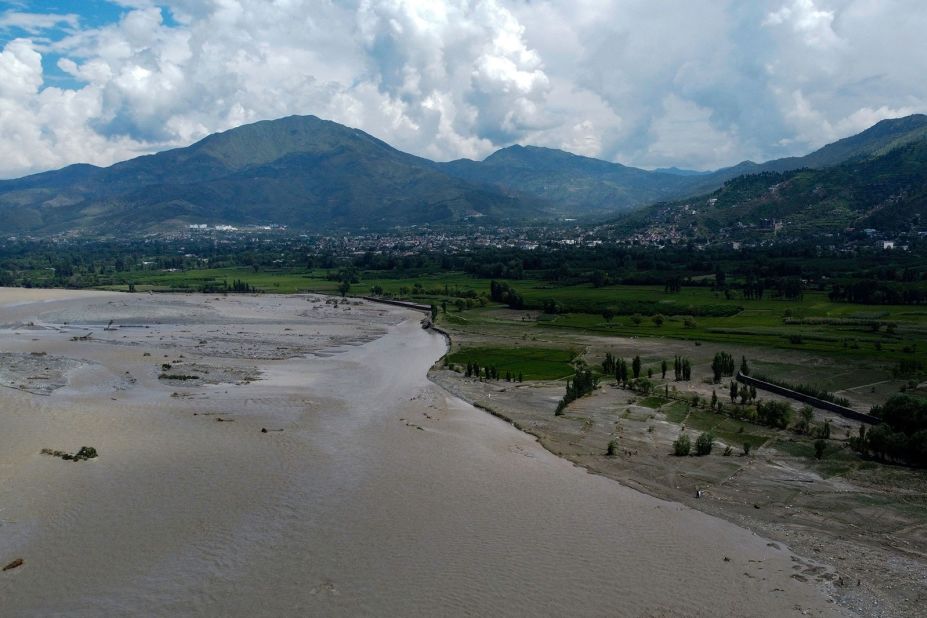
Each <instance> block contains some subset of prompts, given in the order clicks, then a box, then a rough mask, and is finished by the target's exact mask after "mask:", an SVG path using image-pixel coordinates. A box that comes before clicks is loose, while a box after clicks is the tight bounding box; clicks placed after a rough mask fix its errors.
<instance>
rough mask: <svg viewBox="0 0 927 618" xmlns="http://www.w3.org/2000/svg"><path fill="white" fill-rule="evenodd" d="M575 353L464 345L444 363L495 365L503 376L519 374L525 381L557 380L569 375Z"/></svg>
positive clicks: (571, 373)
mask: <svg viewBox="0 0 927 618" xmlns="http://www.w3.org/2000/svg"><path fill="white" fill-rule="evenodd" d="M574 356H575V354H574V353H573V352H572V351H570V350H563V349H558V348H532V347H512V348H502V347H499V348H465V349H462V350H460V351H458V352H454V353H453V354H450V355H449V356H448V358H447V360H448V363H450V364H453V365H461V366H464V367H466V366H467V364H470V363H477V364H479V365H480V366H481V367H495V368H496V369H497V370H499V371H500V372H501V373H502V374H503V375H505V373H506V372H510V373H511V374H512V375H519V374H521V375H522V376H524V379H525V380H559V379H562V378H566V377H570V376H572V375H573V373H574V371H575V369H574V367H573V365H572V364H571V363H572V361H573V358H574Z"/></svg>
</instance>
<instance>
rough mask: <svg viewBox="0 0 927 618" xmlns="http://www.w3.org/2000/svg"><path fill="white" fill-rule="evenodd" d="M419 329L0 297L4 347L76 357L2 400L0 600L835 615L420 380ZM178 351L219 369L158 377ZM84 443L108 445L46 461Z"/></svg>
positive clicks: (238, 607) (327, 313)
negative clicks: (218, 374) (49, 452)
mask: <svg viewBox="0 0 927 618" xmlns="http://www.w3.org/2000/svg"><path fill="white" fill-rule="evenodd" d="M24 300H25V301H26V302H25V304H23V301H24ZM45 300H48V301H49V302H42V301H45ZM420 319H421V315H420V314H419V313H416V312H411V311H407V310H404V309H399V308H388V307H384V306H382V305H376V306H375V305H372V304H369V303H364V304H358V305H354V304H351V305H347V306H345V305H344V304H339V306H338V307H335V306H333V305H332V304H331V303H329V304H326V303H325V300H324V299H319V298H313V297H300V296H294V297H275V296H260V297H254V296H229V297H209V296H148V295H111V294H86V293H83V294H75V295H73V296H68V293H61V292H52V293H49V296H47V297H44V296H43V295H42V294H41V292H38V291H29V295H23V293H21V292H19V291H15V292H9V291H0V324H3V325H6V327H5V328H3V329H2V330H0V351H2V352H4V353H10V354H19V355H26V354H29V355H31V354H33V353H43V354H44V355H45V356H44V358H49V359H67V360H69V361H71V362H73V363H78V365H77V366H69V367H67V368H66V369H63V370H62V372H61V373H62V375H64V376H65V378H66V380H65V384H63V385H62V386H60V387H59V388H55V389H52V390H51V391H50V393H49V394H48V395H47V396H44V395H35V394H32V393H30V392H26V391H25V390H18V389H15V388H4V389H0V391H2V392H0V423H2V426H3V429H4V430H3V432H2V434H0V562H2V563H4V564H6V563H7V562H8V561H11V560H13V559H15V558H22V559H23V560H24V563H23V565H22V566H20V567H19V568H16V569H14V570H11V571H8V572H4V573H3V574H2V576H0V613H3V614H4V615H47V614H50V613H60V614H68V615H88V616H89V615H100V614H124V613H125V614H145V615H167V614H178V613H179V614H184V615H188V614H196V615H359V614H371V615H473V614H477V615H502V616H506V615H511V616H518V615H528V614H532V615H635V616H636V615H656V616H666V615H687V616H691V615H705V616H709V615H711V616H715V615H741V616H754V615H755V616H784V615H799V614H801V613H802V612H807V614H810V615H832V614H839V612H840V609H839V608H838V607H836V606H835V605H834V604H832V603H831V602H829V600H828V598H827V591H826V590H824V589H822V588H820V587H819V586H818V585H816V584H814V583H811V582H801V581H798V580H797V579H796V578H794V577H793V574H794V573H795V572H796V569H795V567H796V564H798V563H797V562H796V561H797V558H796V557H795V556H793V555H792V554H791V553H790V552H789V551H788V550H787V549H786V548H784V547H782V546H780V545H777V544H775V543H770V542H768V541H767V540H765V539H763V538H760V537H758V536H755V535H753V534H751V533H750V532H748V531H746V530H744V529H742V528H738V527H736V526H734V525H732V524H730V523H726V522H724V521H722V520H720V519H717V518H714V517H711V516H708V515H705V514H702V513H699V512H697V511H694V510H692V509H689V508H686V507H684V506H682V505H679V504H675V503H671V502H665V501H661V500H658V499H656V498H652V497H649V496H646V495H644V494H641V493H639V492H637V491H634V490H631V489H629V488H626V487H624V486H622V485H620V484H618V483H615V482H613V481H610V480H608V479H605V478H602V477H600V476H595V475H591V474H588V473H586V472H585V471H584V470H582V469H580V468H577V467H575V466H573V465H572V464H570V463H569V462H567V461H565V460H562V459H560V458H558V457H555V456H554V455H552V454H550V453H548V452H547V451H545V450H544V449H543V448H541V447H540V446H539V445H538V444H537V443H536V442H535V440H534V439H533V438H531V437H530V436H527V435H525V434H523V433H521V432H519V431H517V430H516V429H514V428H513V427H511V426H510V425H508V424H506V423H504V422H502V421H500V420H498V419H496V418H493V417H491V416H489V415H487V414H485V413H483V412H481V411H479V410H476V409H475V408H473V407H472V406H470V405H468V404H465V403H464V402H462V401H461V400H459V399H457V398H455V397H452V396H450V395H448V394H447V393H446V392H445V391H444V390H442V389H441V388H439V387H437V386H435V385H433V384H431V383H430V382H429V381H428V380H427V378H426V372H427V370H428V368H429V367H430V366H431V364H432V363H433V362H434V361H435V360H436V359H437V358H438V357H439V356H440V355H441V354H442V353H443V350H444V345H445V344H444V340H443V338H442V337H440V336H438V335H435V334H434V333H431V332H427V331H423V330H422V329H421V328H420V326H419V321H420ZM30 324H31V326H29V325H30ZM87 334H90V335H91V336H90V337H86V335H87ZM75 337H78V338H77V339H75ZM80 337H86V338H80ZM165 364H169V365H170V370H169V371H171V372H182V371H183V368H184V367H185V366H187V367H199V368H200V369H199V371H200V372H201V373H202V367H207V368H216V367H223V368H225V369H226V373H223V374H222V375H225V376H230V377H228V378H227V380H228V381H223V380H217V381H214V382H215V383H212V384H210V383H205V381H203V383H200V382H197V381H194V380H191V381H180V382H177V381H176V380H170V381H166V380H164V379H163V378H160V377H159V376H161V375H162V374H163V373H164V372H165V371H167V370H165V369H164V365H165ZM49 367H51V365H49ZM236 370H242V371H244V370H247V371H249V372H254V373H253V374H249V375H252V376H255V375H256V379H253V380H251V379H249V380H237V379H236V376H238V375H239V374H238V373H236ZM49 371H51V369H49ZM190 373H194V371H191V372H190ZM192 382H196V383H192ZM219 418H221V419H222V420H223V421H224V422H218V419H219ZM229 421H231V422H229ZM262 428H264V429H270V430H271V431H269V432H267V433H262V432H261V429H262ZM278 429H282V430H283V431H273V430H278ZM83 445H87V446H93V447H95V448H96V449H97V450H98V451H99V453H100V456H99V457H98V458H97V459H94V460H91V461H87V462H79V463H75V462H65V461H62V460H60V459H57V458H53V457H47V456H44V455H41V454H40V450H41V449H42V448H52V449H60V450H65V451H69V452H73V451H76V450H77V448H79V447H80V446H83Z"/></svg>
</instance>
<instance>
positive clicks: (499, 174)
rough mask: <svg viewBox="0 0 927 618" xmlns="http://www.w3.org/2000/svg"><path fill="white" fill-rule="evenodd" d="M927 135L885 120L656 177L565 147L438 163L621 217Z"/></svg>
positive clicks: (572, 212)
mask: <svg viewBox="0 0 927 618" xmlns="http://www.w3.org/2000/svg"><path fill="white" fill-rule="evenodd" d="M925 136H927V116H925V115H922V114H917V115H912V116H907V117H905V118H898V119H893V120H883V121H881V122H879V123H877V124H875V125H874V126H872V127H870V128H869V129H867V130H865V131H863V132H862V133H859V134H858V135H854V136H852V137H848V138H846V139H842V140H839V141H837V142H834V143H833V144H828V145H827V146H824V147H823V148H821V149H819V150H816V151H815V152H812V153H811V154H809V155H806V156H803V157H788V158H784V159H776V160H774V161H768V162H766V163H753V162H752V161H744V162H743V163H740V164H738V165H736V166H733V167H729V168H724V169H720V170H717V171H715V172H709V173H700V172H692V171H687V170H678V169H675V168H669V169H663V170H655V171H653V172H650V171H646V170H642V169H638V168H634V167H627V166H624V165H620V164H618V163H608V162H606V161H601V160H598V159H591V158H588V157H581V156H578V155H574V154H570V153H568V152H564V151H562V150H553V149H550V148H537V147H532V146H511V147H509V148H504V149H502V150H499V151H497V152H495V153H494V154H492V155H490V156H489V157H487V158H486V159H484V160H483V161H479V162H477V161H470V160H468V159H460V160H457V161H451V162H449V163H441V164H437V165H438V168H439V169H441V170H443V171H445V172H447V173H448V174H450V175H453V176H457V177H459V178H462V179H465V180H467V181H469V182H474V183H481V184H483V185H486V186H489V187H492V188H493V189H497V190H500V191H503V192H504V193H506V194H509V195H519V196H531V197H534V198H537V199H541V200H544V201H547V202H550V203H551V204H553V205H554V206H555V207H556V208H557V211H558V212H559V213H560V214H562V215H567V216H583V215H601V214H613V213H617V212H620V211H622V210H629V209H631V208H634V207H636V206H641V205H644V204H649V203H654V202H658V201H666V200H673V199H678V198H682V197H687V196H693V195H699V194H702V193H707V192H710V191H714V190H715V189H717V188H718V187H720V186H721V185H722V184H724V182H725V181H727V180H730V179H732V178H736V177H738V176H742V175H744V174H758V173H763V172H785V171H789V170H796V169H802V168H815V169H819V168H824V167H829V166H833V165H839V164H841V163H844V162H847V161H851V160H853V159H860V158H866V157H870V156H874V155H877V154H880V153H885V152H888V151H890V150H892V149H893V148H896V147H898V146H901V145H904V144H906V143H910V142H912V141H917V140H919V139H923V138H924V137H925Z"/></svg>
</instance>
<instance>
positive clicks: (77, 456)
mask: <svg viewBox="0 0 927 618" xmlns="http://www.w3.org/2000/svg"><path fill="white" fill-rule="evenodd" d="M41 453H42V454H43V455H51V456H52V457H60V458H61V459H63V460H65V461H87V460H88V459H95V458H96V457H97V449H95V448H93V447H92V446H82V447H80V450H78V451H77V452H76V453H74V454H73V455H72V454H71V453H67V452H65V451H58V450H52V449H48V448H43V449H42V451H41Z"/></svg>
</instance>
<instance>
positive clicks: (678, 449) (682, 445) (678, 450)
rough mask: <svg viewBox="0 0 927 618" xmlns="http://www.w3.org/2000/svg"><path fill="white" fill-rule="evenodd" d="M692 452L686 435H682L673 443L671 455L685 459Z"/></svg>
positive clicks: (690, 442)
mask: <svg viewBox="0 0 927 618" xmlns="http://www.w3.org/2000/svg"><path fill="white" fill-rule="evenodd" d="M691 450H692V441H691V440H690V439H689V435H688V434H685V433H684V434H682V435H680V436H679V437H678V438H676V441H675V442H673V455H675V456H676V457H685V456H686V455H688V454H689V452H690V451H691Z"/></svg>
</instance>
